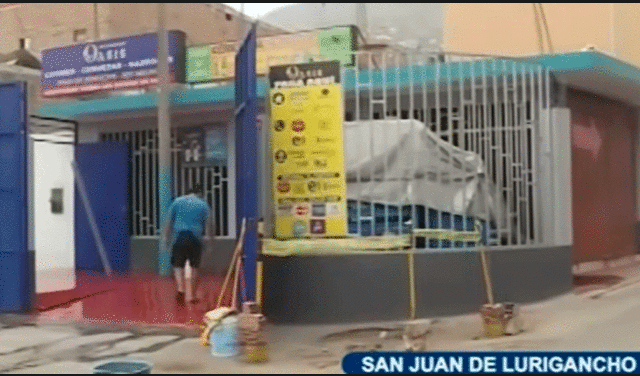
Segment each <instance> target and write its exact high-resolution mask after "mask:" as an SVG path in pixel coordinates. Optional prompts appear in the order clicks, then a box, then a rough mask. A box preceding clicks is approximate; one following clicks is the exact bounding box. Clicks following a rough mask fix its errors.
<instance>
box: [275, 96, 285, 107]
mask: <svg viewBox="0 0 640 376" xmlns="http://www.w3.org/2000/svg"><path fill="white" fill-rule="evenodd" d="M273 103H275V104H277V105H278V106H279V105H281V104H283V103H284V95H283V94H282V93H275V94H274V95H273Z"/></svg>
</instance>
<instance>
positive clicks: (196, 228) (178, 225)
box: [163, 185, 214, 304]
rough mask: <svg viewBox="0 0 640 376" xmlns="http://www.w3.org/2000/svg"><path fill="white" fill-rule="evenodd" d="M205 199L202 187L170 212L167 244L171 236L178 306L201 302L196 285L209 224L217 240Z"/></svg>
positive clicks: (190, 193) (180, 200) (175, 205)
mask: <svg viewBox="0 0 640 376" xmlns="http://www.w3.org/2000/svg"><path fill="white" fill-rule="evenodd" d="M202 196H203V192H202V186H201V185H195V186H193V188H192V189H190V190H189V191H187V194H186V195H185V196H181V197H178V198H176V199H175V200H174V201H173V203H171V206H170V207H169V211H168V212H167V221H166V225H165V228H164V233H163V238H164V241H165V243H167V244H169V243H168V242H169V239H170V238H169V237H170V236H171V237H172V239H173V247H172V251H171V265H172V266H173V268H174V270H173V271H174V277H175V279H176V285H177V286H176V287H177V294H176V301H177V302H178V304H184V303H185V300H186V301H187V302H189V303H193V304H195V303H197V302H198V299H197V297H196V287H197V283H196V282H197V276H198V268H199V267H200V257H201V255H202V238H203V236H204V229H205V225H206V224H207V223H208V225H209V228H210V230H211V231H210V234H211V240H213V238H214V235H213V234H214V227H213V220H212V218H211V215H210V210H209V206H208V205H207V203H206V202H205V201H204V200H203V199H202ZM187 260H188V261H189V265H190V266H191V278H186V276H185V269H184V268H185V265H186V263H187ZM185 285H186V286H185Z"/></svg>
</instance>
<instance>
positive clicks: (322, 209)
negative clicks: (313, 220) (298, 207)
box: [311, 202, 327, 217]
mask: <svg viewBox="0 0 640 376" xmlns="http://www.w3.org/2000/svg"><path fill="white" fill-rule="evenodd" d="M326 214H327V210H326V205H325V204H324V202H323V203H318V204H313V205H312V206H311V215H312V216H313V217H324V216H325V215H326Z"/></svg>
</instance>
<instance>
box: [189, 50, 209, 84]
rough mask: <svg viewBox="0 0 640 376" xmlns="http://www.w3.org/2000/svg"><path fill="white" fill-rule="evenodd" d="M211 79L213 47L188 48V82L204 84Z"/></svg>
mask: <svg viewBox="0 0 640 376" xmlns="http://www.w3.org/2000/svg"><path fill="white" fill-rule="evenodd" d="M210 79H211V47H210V46H194V47H189V48H187V82H203V81H208V80H210Z"/></svg>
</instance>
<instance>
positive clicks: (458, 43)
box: [442, 3, 640, 66]
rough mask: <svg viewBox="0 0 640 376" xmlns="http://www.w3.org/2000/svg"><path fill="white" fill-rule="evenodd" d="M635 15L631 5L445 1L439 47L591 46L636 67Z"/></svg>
mask: <svg viewBox="0 0 640 376" xmlns="http://www.w3.org/2000/svg"><path fill="white" fill-rule="evenodd" d="M638 16H640V5H638V4H632V3H545V4H533V3H486V4H485V3H447V4H446V5H445V7H444V12H443V22H442V24H443V27H444V29H443V34H444V36H443V38H444V49H445V50H446V51H456V52H461V53H462V52H464V53H481V54H493V55H499V56H530V55H536V54H541V53H548V52H556V53H562V52H571V51H579V50H581V49H584V48H587V49H588V48H593V49H595V50H598V51H601V52H605V53H608V54H610V55H612V56H615V57H616V58H618V59H620V60H623V61H626V62H628V63H631V64H634V65H636V66H637V65H640V38H639V37H640V29H638V26H637V19H638Z"/></svg>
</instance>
